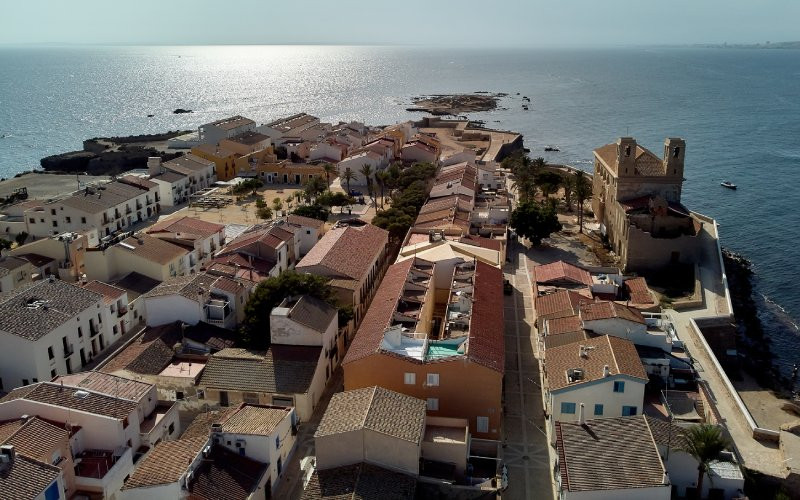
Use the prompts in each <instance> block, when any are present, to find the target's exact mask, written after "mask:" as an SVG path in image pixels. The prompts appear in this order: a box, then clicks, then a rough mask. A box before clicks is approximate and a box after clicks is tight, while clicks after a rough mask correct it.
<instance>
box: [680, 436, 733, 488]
mask: <svg viewBox="0 0 800 500" xmlns="http://www.w3.org/2000/svg"><path fill="white" fill-rule="evenodd" d="M684 437H685V438H686V440H685V443H684V445H683V446H682V449H683V451H685V452H686V453H688V454H689V455H691V456H692V457H694V459H695V460H697V463H698V465H697V491H696V492H695V497H696V498H697V499H698V500H699V499H700V498H701V497H702V494H703V478H704V477H705V475H706V471H708V466H709V465H710V464H711V462H713V461H716V460H720V453H722V452H723V451H725V448H727V447H728V446H729V444H730V443H729V441H728V439H727V438H726V437H725V436H724V435H723V434H722V429H721V428H720V427H719V426H716V425H712V424H698V425H693V426H692V427H689V428H688V429H686V433H685V434H684Z"/></svg>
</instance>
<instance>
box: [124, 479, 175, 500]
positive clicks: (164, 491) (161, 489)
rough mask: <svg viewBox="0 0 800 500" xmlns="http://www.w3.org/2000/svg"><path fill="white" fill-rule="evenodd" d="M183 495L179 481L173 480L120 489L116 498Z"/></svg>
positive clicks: (163, 499)
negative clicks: (154, 484) (142, 486)
mask: <svg viewBox="0 0 800 500" xmlns="http://www.w3.org/2000/svg"><path fill="white" fill-rule="evenodd" d="M183 497H184V496H183V491H182V490H181V485H180V483H179V482H175V483H170V484H161V485H158V486H150V487H147V488H133V489H130V490H122V491H121V492H120V494H119V497H118V498H119V499H120V500H175V499H176V498H183Z"/></svg>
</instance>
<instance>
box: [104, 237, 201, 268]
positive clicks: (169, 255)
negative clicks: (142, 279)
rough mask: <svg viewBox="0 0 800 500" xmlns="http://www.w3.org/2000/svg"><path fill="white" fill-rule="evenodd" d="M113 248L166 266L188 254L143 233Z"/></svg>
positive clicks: (183, 249)
mask: <svg viewBox="0 0 800 500" xmlns="http://www.w3.org/2000/svg"><path fill="white" fill-rule="evenodd" d="M114 248H116V249H118V250H121V251H123V252H129V253H132V254H134V255H138V256H139V257H141V258H143V259H146V260H149V261H151V262H155V263H157V264H161V265H166V264H169V263H170V262H172V261H174V260H175V259H177V258H179V257H183V256H184V255H187V254H188V253H189V252H188V251H187V250H186V249H185V248H183V247H181V246H178V245H175V244H173V243H169V242H166V241H164V240H161V239H158V238H154V237H152V236H150V235H147V234H144V233H138V234H136V235H134V236H131V237H130V238H126V239H124V240H123V241H121V242H119V243H117V244H116V245H114Z"/></svg>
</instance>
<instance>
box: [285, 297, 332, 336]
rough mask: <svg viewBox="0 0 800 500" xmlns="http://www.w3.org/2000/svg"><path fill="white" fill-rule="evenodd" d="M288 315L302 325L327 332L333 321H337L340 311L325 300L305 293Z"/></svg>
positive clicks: (320, 331)
mask: <svg viewBox="0 0 800 500" xmlns="http://www.w3.org/2000/svg"><path fill="white" fill-rule="evenodd" d="M288 316H289V318H291V319H292V320H293V321H296V322H298V323H300V324H301V325H305V326H307V327H309V328H311V329H312V330H315V331H317V332H319V333H325V331H327V329H328V326H329V325H330V324H331V322H332V321H336V319H337V316H338V311H337V310H336V308H335V307H333V306H331V305H330V304H328V303H327V302H325V301H322V300H319V299H318V298H316V297H312V296H310V295H303V296H301V297H300V298H299V299H298V300H297V302H295V303H294V305H292V306H291V310H290V311H289V314H288Z"/></svg>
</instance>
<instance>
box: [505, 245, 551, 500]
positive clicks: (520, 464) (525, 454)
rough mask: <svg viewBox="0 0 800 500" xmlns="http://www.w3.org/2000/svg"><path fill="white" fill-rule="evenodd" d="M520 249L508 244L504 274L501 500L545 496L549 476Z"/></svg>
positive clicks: (530, 306)
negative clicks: (504, 483) (509, 288)
mask: <svg viewBox="0 0 800 500" xmlns="http://www.w3.org/2000/svg"><path fill="white" fill-rule="evenodd" d="M524 250H525V247H523V246H522V245H519V244H517V243H511V244H510V245H509V249H508V258H509V259H510V261H511V262H510V263H507V264H506V269H505V277H506V279H508V280H509V281H510V282H511V283H512V285H513V286H514V292H513V294H512V295H510V296H509V295H507V296H506V297H505V305H504V313H505V341H506V372H505V379H504V382H505V383H504V401H505V408H504V410H505V414H504V420H503V428H504V441H503V455H504V463H505V464H506V466H507V467H508V483H509V485H508V489H506V491H505V492H503V494H502V497H503V498H509V499H526V498H535V499H550V498H552V491H553V488H552V479H551V474H550V465H549V464H550V460H549V456H548V448H547V447H548V444H547V435H546V431H545V425H546V424H545V420H544V412H543V409H542V390H541V386H540V377H539V362H538V360H537V344H536V338H535V331H534V329H533V304H532V302H531V294H532V289H531V284H530V278H529V275H528V257H527V256H526V254H525V252H524Z"/></svg>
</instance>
